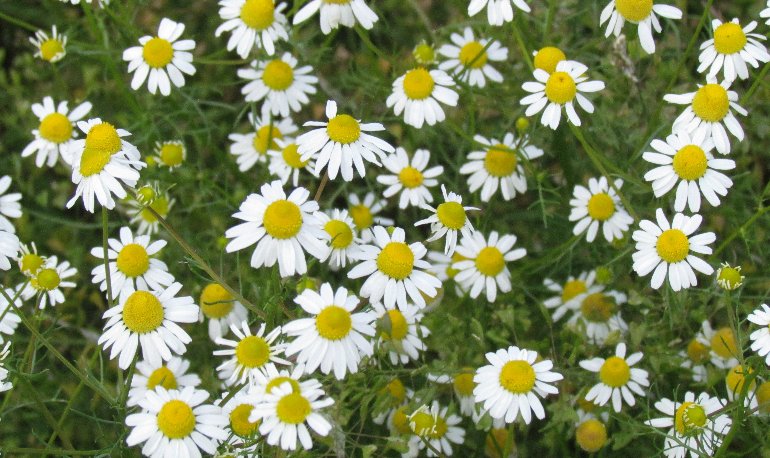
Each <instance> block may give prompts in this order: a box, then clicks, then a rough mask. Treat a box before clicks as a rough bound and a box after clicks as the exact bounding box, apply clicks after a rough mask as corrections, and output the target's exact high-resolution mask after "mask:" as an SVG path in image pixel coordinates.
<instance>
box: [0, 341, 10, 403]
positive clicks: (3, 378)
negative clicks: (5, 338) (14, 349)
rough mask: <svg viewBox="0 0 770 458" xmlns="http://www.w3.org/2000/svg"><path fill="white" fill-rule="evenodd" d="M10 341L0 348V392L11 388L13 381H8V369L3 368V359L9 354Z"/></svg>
mask: <svg viewBox="0 0 770 458" xmlns="http://www.w3.org/2000/svg"><path fill="white" fill-rule="evenodd" d="M10 346H11V342H6V343H5V345H4V346H3V349H2V350H0V393H2V392H4V391H8V390H10V389H11V388H13V382H11V381H10V377H8V375H9V373H8V369H6V368H5V363H4V361H5V360H6V359H7V358H8V355H9V354H10V350H9V348H10Z"/></svg>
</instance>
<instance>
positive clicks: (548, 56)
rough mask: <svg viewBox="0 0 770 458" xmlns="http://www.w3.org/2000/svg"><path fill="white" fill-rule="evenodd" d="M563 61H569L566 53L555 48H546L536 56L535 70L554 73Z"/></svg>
mask: <svg viewBox="0 0 770 458" xmlns="http://www.w3.org/2000/svg"><path fill="white" fill-rule="evenodd" d="M563 60H567V56H566V55H564V52H563V51H562V50H561V49H559V48H555V47H553V46H546V47H544V48H542V49H540V51H538V52H537V54H536V55H535V68H539V69H541V70H545V71H546V72H548V73H553V72H555V71H556V64H558V63H559V62H561V61H563Z"/></svg>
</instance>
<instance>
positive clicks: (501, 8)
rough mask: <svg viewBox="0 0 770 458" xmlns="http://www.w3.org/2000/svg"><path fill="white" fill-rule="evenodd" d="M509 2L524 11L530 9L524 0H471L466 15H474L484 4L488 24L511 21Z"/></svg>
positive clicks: (527, 11) (511, 11) (511, 14)
mask: <svg viewBox="0 0 770 458" xmlns="http://www.w3.org/2000/svg"><path fill="white" fill-rule="evenodd" d="M511 3H513V4H514V5H516V8H518V9H520V10H522V11H524V12H525V13H529V12H530V11H531V9H530V8H529V5H527V2H525V1H524V0H471V1H470V3H469V4H468V16H475V15H476V13H478V12H480V11H481V10H483V9H484V7H485V6H486V7H487V20H488V21H489V25H503V22H511V21H512V20H513V7H512V6H511Z"/></svg>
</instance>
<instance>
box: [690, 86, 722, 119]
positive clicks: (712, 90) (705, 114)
mask: <svg viewBox="0 0 770 458" xmlns="http://www.w3.org/2000/svg"><path fill="white" fill-rule="evenodd" d="M692 111H693V112H695V115H696V116H698V117H699V118H701V119H702V120H704V121H708V122H717V121H721V120H722V119H724V117H725V116H727V113H728V112H729V111H730V99H729V97H728V95H727V90H726V89H725V88H723V87H722V86H720V85H719V84H714V83H712V84H706V85H705V86H702V87H701V88H700V89H698V92H696V93H695V96H694V97H693V99H692Z"/></svg>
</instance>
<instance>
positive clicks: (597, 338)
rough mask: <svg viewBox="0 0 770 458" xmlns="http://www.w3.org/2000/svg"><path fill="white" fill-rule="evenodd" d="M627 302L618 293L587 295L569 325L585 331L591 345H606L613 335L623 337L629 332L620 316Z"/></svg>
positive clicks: (568, 322)
mask: <svg viewBox="0 0 770 458" xmlns="http://www.w3.org/2000/svg"><path fill="white" fill-rule="evenodd" d="M626 300H627V298H626V295H625V294H623V293H621V292H618V291H600V292H595V293H592V294H587V295H585V296H584V297H583V300H582V301H581V302H580V308H579V309H578V310H575V313H574V314H573V315H572V317H571V318H570V319H569V321H567V324H568V325H570V326H576V327H578V328H579V329H581V330H584V332H585V335H586V337H587V338H588V342H590V343H591V344H594V345H604V342H605V341H606V340H607V337H609V335H610V334H611V333H614V332H617V333H619V334H621V335H622V334H624V333H625V332H626V331H628V324H626V322H625V320H623V318H622V317H621V316H620V306H621V305H623V304H625V303H626Z"/></svg>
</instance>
